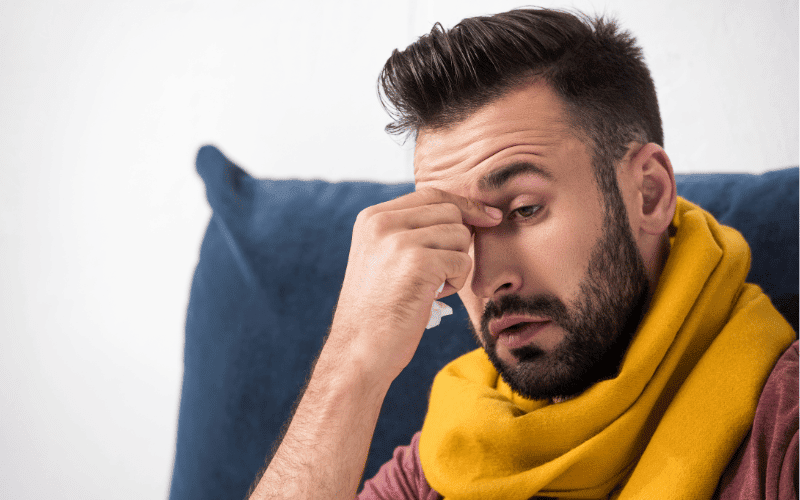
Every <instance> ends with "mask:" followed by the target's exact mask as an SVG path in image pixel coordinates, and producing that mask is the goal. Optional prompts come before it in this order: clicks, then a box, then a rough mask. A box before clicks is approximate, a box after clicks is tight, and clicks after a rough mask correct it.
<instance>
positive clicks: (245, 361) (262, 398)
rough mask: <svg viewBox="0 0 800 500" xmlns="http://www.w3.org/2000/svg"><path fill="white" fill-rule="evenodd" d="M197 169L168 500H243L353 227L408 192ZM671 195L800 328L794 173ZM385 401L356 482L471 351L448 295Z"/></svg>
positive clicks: (686, 181) (203, 158) (225, 165)
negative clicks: (735, 241)
mask: <svg viewBox="0 0 800 500" xmlns="http://www.w3.org/2000/svg"><path fill="white" fill-rule="evenodd" d="M197 171H198V172H199V174H200V176H201V177H202V178H203V180H204V181H205V184H206V190H207V196H208V201H209V204H210V205H211V208H212V209H213V215H212V217H211V221H210V222H209V225H208V229H207V231H206V234H205V238H204V240H203V244H202V247H201V249H200V260H199V263H198V265H197V269H196V271H195V274H194V279H193V282H192V288H191V295H190V299H189V307H188V313H187V318H186V345H185V353H184V377H183V388H182V394H181V404H180V416H179V422H178V438H177V447H176V455H175V464H174V470H173V477H172V485H171V491H170V499H172V500H182V499H187V500H188V499H192V500H198V499H217V498H243V497H244V496H245V494H246V492H247V490H248V488H249V486H250V483H251V482H252V481H253V479H254V478H255V476H256V474H257V472H258V470H259V469H261V467H262V466H263V465H264V459H265V457H267V456H268V455H269V454H270V450H271V449H272V447H273V444H274V441H275V440H276V439H277V438H278V436H279V435H280V430H281V428H282V426H283V425H284V423H285V422H286V421H287V420H288V419H289V417H290V415H291V412H292V407H293V405H294V403H295V401H296V400H297V398H298V396H299V394H300V391H301V389H302V387H303V385H304V382H305V380H306V378H307V376H308V375H309V368H310V366H311V363H312V361H313V359H314V358H315V357H316V355H317V353H318V352H319V350H320V348H321V346H322V341H323V338H324V336H325V334H326V333H327V328H328V326H329V324H330V321H331V318H332V312H333V307H334V305H335V303H336V300H337V298H338V293H339V288H340V286H341V282H342V279H343V277H344V271H345V266H346V264H347V255H348V251H349V245H350V237H351V231H352V226H353V222H354V221H355V218H356V215H357V214H358V213H359V212H360V211H361V210H362V209H363V208H365V207H367V206H370V205H374V204H376V203H380V202H382V201H386V200H389V199H392V198H396V197H397V196H400V195H403V194H405V193H408V192H410V191H412V190H413V185H412V184H410V183H408V184H397V185H389V184H380V183H370V182H341V183H328V182H323V181H297V180H259V179H254V178H252V177H251V176H250V175H248V174H247V173H246V172H245V171H244V170H242V169H241V168H239V167H238V166H236V165H234V164H233V163H232V162H230V161H229V160H228V159H227V158H225V157H224V156H223V155H222V153H220V151H219V150H217V149H216V148H214V147H211V146H205V147H203V148H201V149H200V152H199V153H198V156H197ZM676 179H677V182H678V192H679V193H680V194H682V195H683V196H685V197H687V198H688V199H690V200H692V201H695V202H697V203H699V204H700V205H702V206H704V207H706V208H707V209H708V210H710V211H711V212H712V213H713V214H714V215H715V216H717V217H718V219H719V220H720V221H722V222H723V223H726V224H728V225H732V226H734V227H737V228H738V229H739V230H741V231H742V232H743V234H744V236H745V238H747V239H748V241H749V242H750V245H751V247H752V248H753V256H754V258H753V266H752V270H751V273H750V278H751V281H755V282H756V283H759V284H761V285H762V287H763V288H764V289H765V291H766V292H767V293H768V294H770V296H771V297H773V300H774V301H776V302H777V303H778V305H779V306H781V307H782V312H783V313H784V315H786V316H787V318H789V319H790V321H793V325H794V327H795V330H797V295H798V170H797V168H790V169H785V170H780V171H775V172H769V173H766V174H763V175H747V174H704V175H679V176H676ZM444 301H445V302H447V303H448V304H450V305H451V306H452V307H453V309H454V311H455V314H454V315H453V316H449V317H446V318H444V319H443V321H442V324H441V326H439V327H437V328H434V329H432V330H428V331H427V332H426V334H425V335H424V336H423V339H422V342H421V344H420V347H419V349H418V350H417V353H416V355H415V356H414V358H413V360H412V361H411V364H410V365H409V366H408V367H407V368H406V369H405V370H404V371H403V373H402V374H401V375H400V376H399V377H398V379H397V380H395V382H394V383H393V384H392V387H391V389H390V391H389V394H388V395H387V397H386V399H385V402H384V405H383V409H382V411H381V416H380V419H379V421H378V425H377V429H376V432H375V438H374V439H373V443H372V447H371V449H370V454H369V458H368V461H367V465H366V469H365V473H364V476H365V477H371V476H372V475H374V474H375V472H377V470H378V468H379V467H380V465H381V464H382V463H383V462H385V461H386V460H388V459H389V458H390V457H391V453H392V450H393V449H394V447H395V446H397V445H400V444H406V443H407V442H408V441H409V439H410V437H411V435H412V434H413V433H414V432H415V431H417V430H418V429H419V428H420V427H421V425H422V420H423V417H424V415H425V410H426V406H427V401H426V400H427V394H428V389H429V387H430V384H431V381H432V380H433V376H434V374H435V373H436V372H437V371H438V370H439V369H440V368H441V367H442V366H443V365H444V364H445V363H447V362H448V361H450V360H452V359H453V358H455V357H457V356H459V355H460V354H462V353H465V352H467V351H470V350H472V349H474V348H475V347H476V346H477V344H476V342H475V340H474V339H473V337H472V335H471V334H470V333H469V331H468V329H467V315H466V312H465V311H464V308H463V306H462V305H461V303H460V301H459V300H458V298H457V296H455V295H454V296H451V297H448V298H447V299H445V300H444Z"/></svg>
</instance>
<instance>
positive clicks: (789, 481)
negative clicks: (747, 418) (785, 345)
mask: <svg viewBox="0 0 800 500" xmlns="http://www.w3.org/2000/svg"><path fill="white" fill-rule="evenodd" d="M797 469H798V345H797V341H795V342H794V343H793V344H792V345H791V346H790V347H789V349H787V350H786V352H784V353H783V355H782V356H781V358H780V359H779V360H778V363H777V364H776V365H775V368H773V370H772V373H771V374H770V376H769V378H768V379H767V383H766V385H765V386H764V390H763V391H762V393H761V397H760V398H759V400H758V406H757V407H756V416H755V419H754V420H753V427H752V429H751V431H750V434H748V435H747V438H745V441H744V443H743V444H742V447H741V448H740V449H739V452H738V453H737V456H736V457H735V458H734V460H733V461H732V462H731V464H730V465H729V466H728V470H727V471H726V472H725V475H724V476H723V477H722V480H721V481H720V484H719V488H718V490H717V495H716V496H715V498H719V499H721V500H750V499H759V500H760V499H766V500H797V487H798V481H797V473H798V470H797Z"/></svg>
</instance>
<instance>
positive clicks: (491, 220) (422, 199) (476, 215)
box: [368, 188, 503, 227]
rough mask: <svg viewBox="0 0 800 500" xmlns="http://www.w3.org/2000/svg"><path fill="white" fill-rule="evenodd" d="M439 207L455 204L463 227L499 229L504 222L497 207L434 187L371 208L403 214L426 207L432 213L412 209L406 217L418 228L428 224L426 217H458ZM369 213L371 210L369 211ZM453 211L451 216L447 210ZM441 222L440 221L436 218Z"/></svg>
mask: <svg viewBox="0 0 800 500" xmlns="http://www.w3.org/2000/svg"><path fill="white" fill-rule="evenodd" d="M437 205H453V206H455V208H456V209H457V210H458V212H457V214H458V216H460V219H461V222H462V223H463V224H468V225H472V226H480V227H492V226H496V225H497V224H499V223H500V222H501V221H502V218H503V213H502V212H501V211H500V210H499V209H497V208H494V207H489V206H487V205H485V204H483V203H481V202H478V201H475V200H471V199H469V198H465V197H463V196H459V195H456V194H453V193H449V192H447V191H442V190H440V189H435V188H424V189H420V190H419V191H415V192H414V193H409V194H407V195H405V196H401V197H400V198H395V199H394V200H390V201H387V202H385V203H381V204H380V205H375V206H374V207H370V208H371V209H372V210H374V213H378V212H384V211H403V210H404V209H413V208H416V207H425V208H426V210H427V211H429V212H430V214H427V215H418V214H419V213H418V212H415V211H413V210H409V212H407V213H406V216H408V217H409V219H408V220H409V223H410V224H416V227H420V226H423V225H429V224H428V223H426V222H425V221H426V220H427V219H425V217H426V216H431V217H443V216H446V215H450V214H452V216H453V217H454V216H455V215H456V212H455V211H452V209H449V208H441V207H439V208H433V207H436V206H437ZM368 210H369V209H368ZM448 210H450V212H449V213H448V212H447V211H448ZM437 220H438V219H437ZM450 221H451V219H450V218H448V219H447V220H446V221H445V220H441V221H439V222H438V223H444V222H450Z"/></svg>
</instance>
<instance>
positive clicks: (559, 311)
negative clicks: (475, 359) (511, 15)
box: [414, 84, 647, 399]
mask: <svg viewBox="0 0 800 500" xmlns="http://www.w3.org/2000/svg"><path fill="white" fill-rule="evenodd" d="M414 169H415V180H416V186H417V188H422V187H435V188H438V189H441V190H444V191H449V192H452V193H455V194H458V195H461V196H465V197H468V198H472V199H475V200H478V201H481V202H483V203H485V204H487V205H490V206H493V207H497V208H499V209H501V210H502V211H503V213H504V220H503V222H502V223H501V224H499V225H498V226H495V227H491V228H477V227H476V228H473V230H474V233H473V234H474V237H473V245H472V248H471V254H472V257H473V269H472V273H471V276H470V278H469V279H468V280H467V284H466V285H465V286H464V287H463V288H462V289H461V291H460V292H459V296H460V297H461V300H462V302H463V303H464V305H465V307H466V309H467V312H468V313H469V317H470V321H471V323H472V327H473V330H474V331H475V332H476V334H477V336H478V339H479V341H480V342H481V344H482V345H483V347H484V349H485V350H486V352H487V354H488V356H489V358H490V359H491V361H492V363H494V365H495V367H496V368H497V370H498V372H499V373H500V374H501V375H502V377H503V379H504V380H505V381H506V383H508V384H509V386H511V388H512V389H514V390H515V391H516V392H518V393H520V394H522V395H523V396H526V397H529V398H532V399H546V398H553V397H561V396H571V395H575V394H578V393H580V392H582V391H584V390H585V389H587V388H588V387H589V386H591V385H593V384H594V383H596V382H597V381H599V380H602V379H604V378H610V377H613V376H615V374H616V370H617V364H618V362H619V360H620V359H621V356H622V354H624V352H625V350H626V349H627V346H628V344H629V342H630V339H631V336H632V334H633V331H634V330H635V327H636V326H637V324H638V320H639V317H640V313H641V311H642V308H643V306H644V302H645V300H646V297H647V277H646V272H645V267H644V264H643V262H642V259H641V256H640V253H639V249H638V247H637V244H636V241H635V240H634V238H633V236H632V235H631V230H630V223H629V222H628V219H627V215H626V214H627V212H626V210H625V206H624V204H623V202H622V201H621V199H620V198H619V197H611V200H610V201H609V202H606V200H605V197H604V195H603V193H601V192H600V191H599V189H598V187H597V184H596V181H595V178H594V171H593V168H592V155H591V151H590V150H589V148H588V147H587V145H585V144H584V143H583V142H582V141H581V140H580V139H579V138H578V137H577V136H576V135H575V134H574V133H573V131H572V130H571V129H570V127H569V125H568V123H567V119H566V115H565V114H564V111H563V105H562V104H561V101H560V99H559V98H558V97H557V96H556V95H555V94H554V93H553V92H552V91H551V90H550V89H549V87H547V86H546V85H544V84H533V85H531V86H528V87H525V88H523V89H522V90H517V91H514V92H511V93H509V94H508V95H507V96H505V97H503V98H501V99H499V100H497V101H495V102H494V103H492V104H490V105H488V106H486V107H484V108H482V109H480V110H479V111H478V112H476V113H475V114H473V115H471V116H470V117H469V118H467V119H466V120H465V121H463V122H460V123H458V124H456V125H454V126H452V127H450V128H448V129H445V130H436V131H421V132H420V133H419V135H418V137H417V145H416V150H415V155H414ZM612 213H615V214H616V215H613V216H612V215H611V214H612Z"/></svg>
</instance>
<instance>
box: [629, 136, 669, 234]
mask: <svg viewBox="0 0 800 500" xmlns="http://www.w3.org/2000/svg"><path fill="white" fill-rule="evenodd" d="M625 170H626V174H628V175H629V176H630V177H629V179H630V182H631V184H632V185H631V187H632V188H633V193H632V195H633V196H631V198H629V199H630V200H631V201H632V203H631V205H630V206H628V210H629V211H632V212H633V213H630V216H631V219H632V221H636V222H635V224H636V225H637V226H638V230H639V231H640V232H642V233H645V234H647V235H651V236H660V235H662V234H664V231H666V230H667V228H668V227H669V225H670V223H671V222H672V218H673V216H674V215H675V203H676V201H677V196H678V194H677V191H676V189H675V174H674V173H673V172H672V163H671V162H670V161H669V157H668V156H667V153H666V151H664V149H663V148H662V147H661V146H659V145H658V144H655V143H652V142H651V143H648V144H645V145H644V146H641V147H640V148H639V150H638V151H635V152H634V153H633V156H632V157H631V159H630V161H629V163H628V165H626V166H625ZM635 229H637V228H634V230H635Z"/></svg>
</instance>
